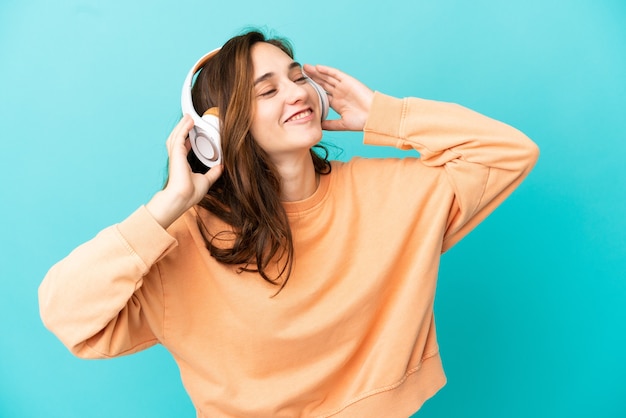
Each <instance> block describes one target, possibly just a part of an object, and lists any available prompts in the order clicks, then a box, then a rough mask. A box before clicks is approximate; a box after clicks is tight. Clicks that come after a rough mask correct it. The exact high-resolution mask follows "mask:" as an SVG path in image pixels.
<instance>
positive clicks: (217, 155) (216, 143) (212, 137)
mask: <svg viewBox="0 0 626 418" xmlns="http://www.w3.org/2000/svg"><path fill="white" fill-rule="evenodd" d="M219 127H220V120H219V118H218V117H217V116H215V115H210V114H207V115H204V116H202V119H198V120H195V126H194V127H193V128H192V129H191V131H189V142H190V143H191V149H192V150H193V152H194V154H195V155H196V157H197V158H198V160H200V162H202V164H204V165H206V166H207V167H213V166H215V165H217V164H219V163H220V162H221V160H222V149H221V142H220V129H219Z"/></svg>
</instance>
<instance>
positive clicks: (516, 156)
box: [39, 93, 538, 418]
mask: <svg viewBox="0 0 626 418" xmlns="http://www.w3.org/2000/svg"><path fill="white" fill-rule="evenodd" d="M364 141H365V143H367V144H374V145H389V146H395V147H398V148H402V149H411V148H414V149H416V150H417V151H419V153H420V155H421V157H420V158H417V157H415V158H414V157H407V158H403V159H363V158H355V159H353V160H351V161H350V162H347V163H342V162H333V163H332V172H331V173H330V174H329V175H325V176H322V177H321V183H320V185H319V188H318V190H317V191H316V192H315V193H314V194H313V195H312V196H311V197H309V198H307V199H306V200H303V201H300V202H294V203H285V208H286V210H287V212H288V216H289V219H290V221H291V227H292V230H293V236H294V245H295V265H294V270H293V273H292V276H291V278H290V280H289V282H288V283H287V285H286V287H285V288H284V289H283V290H282V292H280V293H279V294H278V295H277V296H275V297H271V296H272V295H273V294H275V292H276V290H277V287H275V286H272V285H270V284H268V283H267V282H265V281H264V280H262V279H261V278H260V277H259V276H258V275H256V274H254V273H242V274H237V272H236V266H230V265H224V264H220V263H218V262H217V261H216V260H215V259H213V258H212V257H211V256H210V255H209V254H208V251H207V249H206V248H205V246H204V245H203V242H202V239H201V237H200V233H199V231H198V228H197V226H196V217H197V216H202V217H203V219H204V221H205V223H206V224H207V225H208V226H209V228H218V229H219V227H220V226H219V225H216V221H215V219H214V218H213V217H212V216H211V215H210V214H208V213H206V212H200V211H196V209H191V210H189V211H188V212H187V213H186V214H185V215H184V216H182V217H181V218H180V219H179V220H177V221H176V222H175V223H174V224H173V225H172V226H171V227H170V228H169V229H168V230H163V229H162V228H161V227H160V226H159V225H158V224H157V223H156V222H155V220H154V219H153V218H152V217H151V216H150V214H149V213H148V211H147V210H146V209H145V208H144V207H141V208H139V209H138V210H137V211H136V212H135V213H133V214H132V215H130V216H129V217H128V218H127V219H125V220H124V221H122V222H121V223H119V224H117V225H114V226H111V227H109V228H106V229H104V230H103V231H101V232H100V233H99V234H98V235H97V236H96V237H95V238H94V239H92V240H91V241H88V242H87V243H85V244H83V245H81V246H79V247H78V248H76V249H75V250H74V251H73V252H72V253H71V254H70V255H69V256H68V257H67V258H65V259H64V260H62V261H60V262H59V263H58V264H56V265H55V266H53V267H52V268H51V270H50V271H49V273H48V274H47V276H46V277H45V279H44V281H43V282H42V284H41V286H40V289H39V298H40V309H41V315H42V318H43V321H44V323H45V325H46V326H47V327H48V328H49V329H50V330H52V332H54V333H55V334H56V335H57V336H58V337H59V339H60V340H61V341H62V342H63V343H64V344H65V345H66V346H67V347H68V348H69V349H70V350H71V351H72V352H73V353H74V354H75V355H77V356H79V357H84V358H107V357H113V356H120V355H125V354H130V353H133V352H136V351H139V350H142V349H145V348H148V347H150V346H152V345H154V344H157V343H159V344H162V345H164V346H165V347H166V348H167V349H168V350H169V351H170V352H171V354H172V355H173V356H174V358H175V360H176V362H177V364H178V366H179V367H180V371H181V376H182V380H183V383H184V385H185V387H186V389H187V391H188V393H189V395H190V397H191V399H192V401H193V403H194V405H195V407H196V409H197V416H198V417H211V418H220V417H254V418H263V417H268V418H269V417H272V418H276V417H289V418H294V417H386V418H390V417H391V418H393V417H407V416H409V415H411V414H412V413H414V412H415V411H416V410H418V409H419V408H420V406H421V405H422V403H423V402H424V401H425V400H426V399H428V398H429V397H431V396H432V395H434V394H435V393H436V392H437V391H438V390H439V389H440V388H441V387H442V386H443V385H444V384H445V376H444V373H443V369H442V365H441V361H440V358H439V352H438V346H437V341H436V335H435V324H434V319H433V299H434V295H435V285H436V279H437V271H438V266H439V258H440V254H441V253H442V252H443V251H445V250H447V249H448V248H450V247H451V246H452V245H454V244H455V243H456V242H457V241H459V240H460V239H461V238H462V237H463V236H464V235H466V234H467V233H468V232H469V231H470V230H471V229H472V228H474V227H475V226H476V225H477V224H478V223H479V222H480V221H481V220H482V219H484V218H485V217H486V216H487V214H489V213H490V212H491V211H492V210H493V209H494V208H495V207H496V206H497V205H498V204H499V203H500V202H502V201H503V200H504V199H505V197H506V196H507V195H509V194H510V193H511V192H512V191H513V189H514V188H515V187H516V186H517V185H518V184H519V183H520V182H521V181H522V179H523V178H524V177H525V176H526V175H527V174H528V172H529V171H530V170H531V168H532V166H533V165H534V163H535V161H536V158H537V156H538V150H537V147H536V146H535V144H534V143H533V142H531V141H530V140H529V139H527V138H526V137H525V136H524V135H523V134H521V133H520V132H519V131H517V130H515V129H513V128H511V127H509V126H507V125H505V124H503V123H500V122H497V121H494V120H492V119H489V118H487V117H485V116H482V115H479V114H477V113H475V112H473V111H471V110H468V109H465V108H463V107H461V106H458V105H454V104H448V103H441V102H435V101H428V100H422V99H416V98H407V99H396V98H392V97H389V96H386V95H383V94H380V93H376V95H375V99H374V103H373V107H372V111H371V114H370V117H369V119H368V121H367V124H366V127H365V134H364ZM199 214H200V215H199Z"/></svg>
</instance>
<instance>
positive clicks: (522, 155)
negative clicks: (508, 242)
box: [364, 92, 539, 252]
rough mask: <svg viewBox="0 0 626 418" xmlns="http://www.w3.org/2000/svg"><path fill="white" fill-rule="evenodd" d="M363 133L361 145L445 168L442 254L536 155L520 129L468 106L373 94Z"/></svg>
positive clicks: (522, 174) (524, 172)
mask: <svg viewBox="0 0 626 418" xmlns="http://www.w3.org/2000/svg"><path fill="white" fill-rule="evenodd" d="M364 133H365V135H364V142H365V143H366V144H372V145H388V146H394V147H397V148H400V149H407V150H408V149H415V150H417V151H418V152H419V153H420V158H421V161H422V162H423V164H424V165H426V166H428V167H432V168H434V169H443V170H445V173H446V177H447V179H448V180H449V184H450V186H451V188H452V190H453V192H454V201H453V204H452V206H451V207H450V208H449V216H448V224H447V229H446V232H445V236H444V241H443V247H442V252H443V251H446V250H448V249H449V248H450V247H452V246H453V245H454V244H456V243H457V242H458V241H459V240H460V239H461V238H463V237H464V236H465V235H466V234H467V233H469V231H471V230H472V229H473V228H474V227H475V226H476V225H478V223H480V222H481V221H482V220H483V219H484V218H485V217H486V216H487V215H488V214H489V213H490V212H492V211H493V210H494V209H495V208H496V207H497V206H498V205H499V204H500V203H501V202H502V201H503V200H504V199H505V198H506V197H507V196H508V195H509V194H511V192H512V191H513V190H514V189H515V188H516V187H517V186H518V185H519V184H520V183H521V182H522V180H523V179H524V177H526V175H527V174H528V173H529V172H530V170H531V169H532V167H533V166H534V164H535V162H536V161H537V158H538V156H539V149H538V147H537V146H536V145H535V143H534V142H532V141H531V140H530V139H528V138H527V137H526V136H525V135H524V134H523V133H521V132H520V131H518V130H516V129H515V128H512V127H510V126H508V125H506V124H504V123H502V122H498V121H496V120H494V119H491V118H488V117H486V116H484V115H481V114H479V113H476V112H474V111H472V110H470V109H467V108H464V107H462V106H459V105H456V104H452V103H444V102H437V101H432V100H425V99H418V98H404V99H397V98H393V97H390V96H386V95H384V94H381V93H378V92H377V93H376V94H375V96H374V102H373V104H372V108H371V111H370V115H369V118H368V120H367V122H366V125H365V128H364ZM416 181H419V179H417V180H416Z"/></svg>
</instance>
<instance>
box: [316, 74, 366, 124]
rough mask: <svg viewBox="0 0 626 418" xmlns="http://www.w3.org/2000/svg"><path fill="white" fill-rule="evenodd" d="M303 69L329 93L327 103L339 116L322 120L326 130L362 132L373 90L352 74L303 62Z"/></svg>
mask: <svg viewBox="0 0 626 418" xmlns="http://www.w3.org/2000/svg"><path fill="white" fill-rule="evenodd" d="M304 72H305V73H306V74H307V75H308V76H309V77H311V78H312V79H313V80H314V81H315V82H316V83H317V84H319V85H320V86H322V88H323V89H324V90H326V92H327V93H328V100H329V103H330V106H331V107H332V108H333V109H334V110H335V112H337V113H338V114H339V116H340V119H334V120H325V121H323V122H322V129H325V130H327V131H362V130H363V128H364V127H365V121H366V120H367V117H368V115H369V112H370V108H371V106H372V101H373V100H374V92H373V91H372V90H371V89H370V88H368V87H367V86H366V85H364V84H363V83H361V82H360V81H359V80H357V79H356V78H354V77H351V76H349V75H348V74H346V73H343V72H341V71H339V70H337V69H335V68H331V67H326V66H324V65H310V64H305V65H304Z"/></svg>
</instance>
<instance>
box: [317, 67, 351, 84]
mask: <svg viewBox="0 0 626 418" xmlns="http://www.w3.org/2000/svg"><path fill="white" fill-rule="evenodd" d="M315 71H316V72H317V74H319V76H320V77H321V78H324V79H326V81H327V82H328V83H331V84H338V83H341V81H342V80H343V78H344V77H345V73H343V72H342V71H339V70H338V69H336V68H333V67H329V66H326V65H321V64H318V65H316V66H315Z"/></svg>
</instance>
